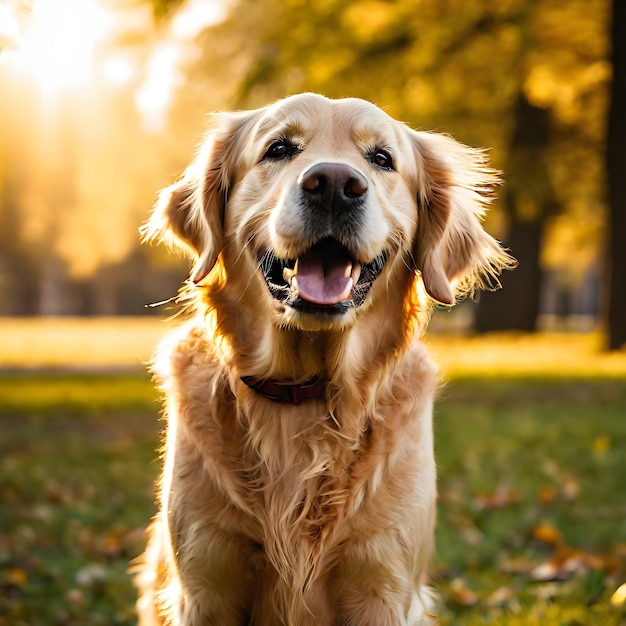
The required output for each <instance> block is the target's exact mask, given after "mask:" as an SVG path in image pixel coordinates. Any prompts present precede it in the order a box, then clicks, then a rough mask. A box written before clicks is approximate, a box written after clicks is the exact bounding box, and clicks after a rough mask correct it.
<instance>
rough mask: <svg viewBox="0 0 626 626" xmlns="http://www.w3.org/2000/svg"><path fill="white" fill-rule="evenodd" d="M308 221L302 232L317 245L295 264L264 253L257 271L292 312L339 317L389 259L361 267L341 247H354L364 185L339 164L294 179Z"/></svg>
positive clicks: (356, 301) (383, 256) (381, 257)
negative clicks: (350, 242)
mask: <svg viewBox="0 0 626 626" xmlns="http://www.w3.org/2000/svg"><path fill="white" fill-rule="evenodd" d="M298 186H299V188H300V194H301V199H302V203H303V207H305V209H304V210H305V213H306V216H307V219H305V220H304V223H303V227H302V228H303V231H305V234H306V235H307V236H308V238H310V239H313V240H317V241H316V243H315V244H314V245H313V246H312V247H310V248H309V249H308V250H305V251H304V252H303V253H302V254H300V255H299V256H298V258H295V259H282V258H280V257H279V256H277V255H276V254H274V253H273V252H271V251H268V252H266V253H265V255H264V256H263V258H262V259H261V263H260V267H261V271H262V272H263V276H264V277H265V282H266V283H267V286H268V288H269V290H270V293H271V294H272V296H274V298H275V299H276V300H278V301H279V302H282V303H283V304H287V305H289V306H291V307H293V308H295V309H301V310H305V311H306V310H315V312H322V313H326V314H337V313H339V314H341V313H345V312H346V311H347V310H349V309H350V308H353V307H359V306H361V305H362V304H363V302H364V301H365V298H366V296H367V294H368V292H369V290H370V289H371V287H372V284H373V283H374V280H375V279H376V278H377V276H378V275H379V274H380V272H381V271H382V269H383V266H384V265H385V261H386V260H387V255H386V254H381V255H379V256H378V257H377V258H375V259H373V260H372V261H370V262H368V263H365V264H362V263H359V262H358V261H357V260H356V258H355V255H354V254H353V253H352V252H351V251H350V249H349V248H348V247H347V246H346V245H344V243H341V242H342V241H343V242H347V241H354V244H349V245H350V246H351V247H352V245H354V247H355V248H356V247H357V246H358V237H357V236H356V234H357V233H358V231H359V227H360V222H361V219H362V212H363V210H364V206H365V201H366V196H367V193H368V188H369V185H368V181H367V179H366V178H365V176H364V175H363V174H362V173H361V172H359V171H358V170H356V169H354V168H353V167H350V166H349V165H346V164H343V163H324V162H320V163H316V164H314V165H312V166H310V167H309V168H308V169H306V170H305V171H304V172H303V173H302V174H301V176H300V177H299V179H298Z"/></svg>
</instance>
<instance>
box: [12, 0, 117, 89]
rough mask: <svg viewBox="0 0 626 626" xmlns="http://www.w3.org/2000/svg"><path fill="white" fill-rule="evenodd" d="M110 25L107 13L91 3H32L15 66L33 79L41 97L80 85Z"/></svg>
mask: <svg viewBox="0 0 626 626" xmlns="http://www.w3.org/2000/svg"><path fill="white" fill-rule="evenodd" d="M110 26H111V20H110V13H109V12H107V11H106V10H105V9H103V8H102V7H101V6H100V5H99V4H98V3H97V2H96V1H95V0H35V2H34V3H33V8H32V23H31V25H30V28H29V29H28V30H27V31H26V33H25V34H24V36H23V41H22V45H21V47H20V50H19V54H18V57H17V58H16V67H17V68H18V69H19V70H20V71H22V72H24V73H32V74H34V75H35V76H36V78H37V81H38V83H39V86H40V89H41V92H42V95H43V96H44V97H45V96H51V95H54V94H55V93H57V92H59V91H61V90H63V89H64V88H74V87H78V86H80V85H83V84H85V83H87V82H89V80H90V79H91V74H92V69H93V58H94V52H95V50H96V47H97V46H98V43H99V42H100V41H101V40H102V38H103V37H104V36H105V34H106V33H107V31H108V30H109V28H110Z"/></svg>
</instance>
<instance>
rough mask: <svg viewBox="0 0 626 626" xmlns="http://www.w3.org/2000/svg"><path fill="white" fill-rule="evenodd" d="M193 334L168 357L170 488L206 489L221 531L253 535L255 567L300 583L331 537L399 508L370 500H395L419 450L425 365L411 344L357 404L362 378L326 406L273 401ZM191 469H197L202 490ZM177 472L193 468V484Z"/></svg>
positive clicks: (319, 568) (428, 369)
mask: <svg viewBox="0 0 626 626" xmlns="http://www.w3.org/2000/svg"><path fill="white" fill-rule="evenodd" d="M197 335H198V333H196V336H195V338H194V336H193V335H191V336H190V337H191V338H192V345H190V341H189V340H187V341H185V342H183V344H182V345H179V347H178V348H175V349H174V350H173V351H172V353H171V357H170V360H169V361H170V376H168V378H167V379H168V380H169V382H170V385H171V386H172V388H171V389H169V390H168V396H169V398H170V402H171V405H170V407H169V411H168V413H169V415H170V420H176V421H177V425H176V430H177V431H178V435H177V440H176V445H177V446H179V447H184V448H185V451H184V454H180V455H179V456H180V457H184V458H186V459H189V462H188V466H187V467H181V466H180V465H177V469H176V472H177V474H178V479H179V480H180V482H181V483H182V484H179V486H178V487H177V490H178V491H179V492H180V493H183V494H187V495H189V489H193V490H194V495H193V498H194V500H195V501H196V505H197V506H199V507H202V506H203V503H202V502H201V501H202V500H204V501H205V502H204V506H205V507H206V509H207V512H206V516H207V517H211V518H212V519H214V520H216V521H217V523H218V524H221V525H222V526H223V531H224V532H226V533H230V532H235V531H236V532H237V533H241V532H242V530H243V531H244V533H245V534H246V535H247V537H246V539H247V540H248V541H250V542H251V543H254V544H255V545H256V546H258V556H259V557H260V558H259V563H260V567H261V568H263V567H264V565H263V563H264V561H266V565H268V566H269V567H270V568H273V569H274V570H275V572H276V573H277V574H278V577H279V579H282V580H289V581H291V583H292V585H293V586H294V589H293V591H294V592H296V590H297V591H298V592H300V593H301V592H302V590H303V589H305V588H306V587H307V586H308V585H310V584H311V583H312V582H313V581H314V579H315V578H316V577H318V576H319V575H320V574H321V573H323V571H324V570H328V569H330V568H332V566H333V559H334V558H335V557H336V551H335V548H336V547H337V546H340V545H341V543H342V542H345V541H346V540H348V539H349V538H350V536H351V535H352V534H353V533H354V532H358V533H359V534H360V533H361V532H362V531H363V530H365V529H366V528H367V526H368V525H369V524H370V523H371V524H372V527H373V528H374V527H378V526H379V525H380V523H381V522H380V518H381V514H382V515H385V516H387V518H388V520H387V523H388V524H389V525H393V524H394V517H395V515H396V513H397V514H398V517H400V512H395V511H394V507H393V506H389V508H388V511H386V512H381V510H380V507H379V506H377V501H378V500H379V499H380V498H381V497H382V498H383V499H384V501H386V502H389V503H393V502H394V501H397V502H401V501H402V500H403V498H402V497H401V493H402V491H403V490H404V489H406V488H407V480H409V479H408V478H407V477H408V476H413V475H414V474H415V463H416V461H419V460H417V459H415V458H412V457H411V456H410V451H411V450H412V449H413V448H414V446H415V445H416V444H417V440H418V439H420V438H421V437H422V436H423V435H424V433H423V432H422V430H423V429H422V426H421V424H420V419H419V418H420V411H417V412H416V411H415V402H414V398H415V396H416V392H415V390H416V387H417V388H422V387H423V386H424V387H428V386H431V385H432V378H433V376H434V372H433V370H432V366H431V365H430V362H429V361H428V360H427V358H426V356H425V353H424V352H423V350H422V349H421V347H419V348H417V346H419V344H416V353H415V354H413V352H409V354H408V355H407V356H405V357H404V359H403V360H402V362H401V363H400V364H399V365H398V364H396V367H395V369H394V372H393V374H392V375H391V374H390V375H388V376H385V377H384V379H383V380H384V385H383V386H382V387H380V388H378V389H377V393H376V394H375V397H376V402H375V403H374V404H371V405H369V406H366V403H365V401H364V398H365V397H366V396H367V395H368V394H367V393H366V390H365V389H363V390H362V397H361V398H358V397H355V396H354V395H352V396H351V395H350V394H349V393H348V389H346V394H345V401H342V399H341V397H339V399H338V401H337V403H336V405H335V408H334V410H333V411H332V416H331V412H330V411H329V408H328V405H327V403H326V401H324V400H312V401H308V402H306V403H304V404H303V405H300V406H298V407H294V406H291V405H284V404H278V403H274V402H271V401H268V400H266V399H265V398H262V397H260V396H258V395H257V394H255V392H253V391H251V390H248V389H247V388H245V387H244V386H243V385H240V386H239V383H238V382H237V381H235V383H234V384H235V385H238V386H237V387H236V390H238V391H239V393H240V394H241V395H240V397H239V398H236V397H235V395H234V393H233V388H232V385H233V381H232V380H230V379H229V377H228V368H226V367H225V366H224V365H223V364H221V363H220V362H219V361H216V360H213V362H212V363H211V366H210V367H208V366H207V365H208V364H207V360H211V359H215V355H211V351H210V350H207V348H206V343H205V341H204V340H198V336H197ZM414 352H415V351H414ZM200 373H201V374H202V376H201V377H200V376H199V374H200ZM370 384H373V383H370ZM409 420H410V421H412V422H414V424H413V425H412V427H411V428H407V425H408V424H407V422H408V421H409ZM172 426H173V424H170V430H171V429H172ZM407 432H410V433H412V436H411V437H407ZM400 433H402V434H400ZM425 436H429V435H428V433H426V434H425ZM191 450H193V451H194V452H195V453H194V454H191V453H190V452H191ZM191 459H195V464H197V465H201V467H192V466H190V465H189V463H193V462H192V461H191ZM197 472H201V473H204V475H205V479H204V480H203V481H201V483H202V484H203V488H202V489H201V490H198V488H197V483H198V481H197V476H198V474H197ZM185 476H194V479H193V483H194V485H193V486H192V485H190V486H189V488H187V486H186V485H185V482H186V481H185ZM357 512H358V516H357V515H356V514H357ZM374 520H375V521H374ZM355 525H356V526H355ZM337 554H338V553H337Z"/></svg>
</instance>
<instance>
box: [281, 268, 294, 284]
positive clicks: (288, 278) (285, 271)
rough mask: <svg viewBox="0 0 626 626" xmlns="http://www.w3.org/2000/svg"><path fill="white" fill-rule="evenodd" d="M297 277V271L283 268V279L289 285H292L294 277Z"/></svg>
mask: <svg viewBox="0 0 626 626" xmlns="http://www.w3.org/2000/svg"><path fill="white" fill-rule="evenodd" d="M295 275H296V270H295V269H293V270H292V269H291V268H289V267H284V268H283V278H284V279H285V281H286V282H287V284H289V283H291V281H292V279H293V277H294V276H295Z"/></svg>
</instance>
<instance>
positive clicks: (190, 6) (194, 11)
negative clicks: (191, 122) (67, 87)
mask: <svg viewBox="0 0 626 626" xmlns="http://www.w3.org/2000/svg"><path fill="white" fill-rule="evenodd" d="M229 5H230V0H187V1H186V2H185V3H184V4H183V5H182V6H181V8H180V10H179V11H178V12H177V13H176V15H175V17H174V19H173V20H172V22H171V24H170V27H169V32H168V33H167V36H166V37H165V38H164V39H163V40H162V41H161V42H160V43H159V44H157V46H156V47H155V49H154V51H153V52H152V54H151V56H150V59H149V61H148V65H147V70H146V77H145V80H144V81H143V83H142V84H141V85H140V86H139V88H138V89H137V91H136V93H135V104H136V106H137V109H138V110H139V111H140V113H141V114H142V117H143V125H144V128H145V129H146V130H148V131H150V132H158V131H159V130H161V129H162V128H163V126H164V125H165V120H166V117H167V113H168V111H169V108H170V106H171V104H172V101H173V99H174V94H175V91H176V89H177V88H178V87H180V86H181V85H182V84H183V82H184V80H183V72H182V66H183V65H184V63H185V62H186V61H188V60H189V59H190V58H192V57H193V56H194V55H197V54H198V49H197V48H196V46H195V45H194V42H193V40H194V38H195V37H197V36H198V35H199V34H200V33H201V32H202V31H203V30H204V29H205V28H207V27H209V26H211V25H213V24H216V23H218V22H220V21H221V20H223V19H224V18H225V16H226V14H227V10H228V7H229Z"/></svg>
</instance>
